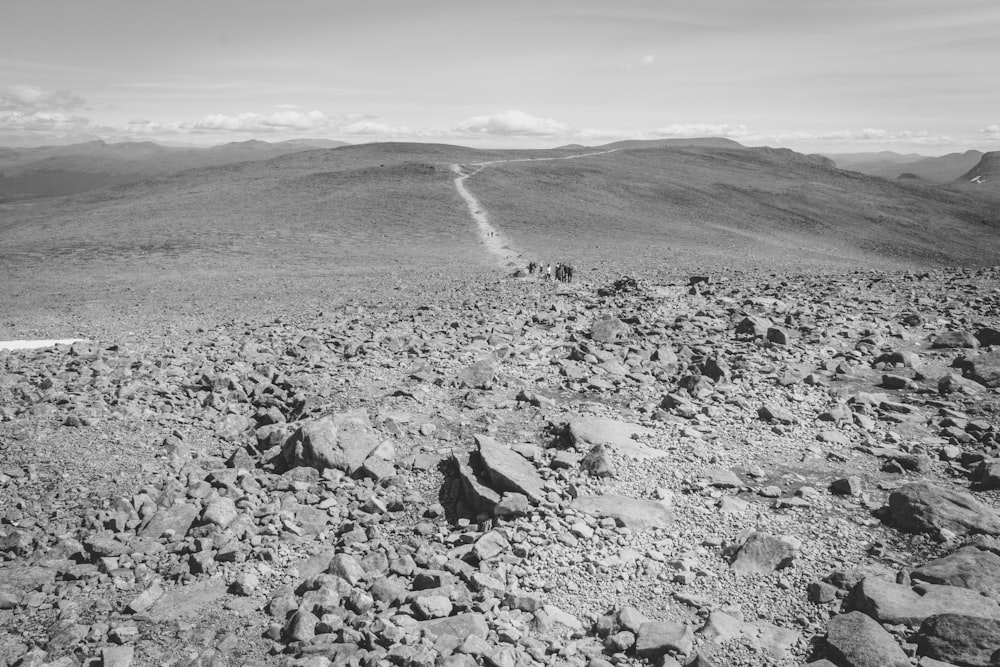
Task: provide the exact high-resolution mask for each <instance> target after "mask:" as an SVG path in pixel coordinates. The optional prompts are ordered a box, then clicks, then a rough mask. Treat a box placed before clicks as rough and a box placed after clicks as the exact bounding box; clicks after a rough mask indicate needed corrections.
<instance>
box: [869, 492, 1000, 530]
mask: <svg viewBox="0 0 1000 667" xmlns="http://www.w3.org/2000/svg"><path fill="white" fill-rule="evenodd" d="M885 520H886V521H887V523H890V524H892V525H894V526H896V527H897V528H899V529H900V530H903V531H905V532H909V533H930V534H932V535H945V536H946V535H948V534H950V535H965V534H968V533H984V534H987V535H998V534H1000V515H998V514H997V512H996V511H995V510H993V509H992V508H991V507H989V506H988V505H985V504H983V503H981V502H979V501H978V500H976V499H975V498H973V497H972V496H970V495H969V494H967V493H962V492H959V491H952V490H950V489H945V488H943V487H940V486H936V485H934V484H930V483H928V482H915V483H912V484H905V485H903V486H902V487H900V488H899V489H897V490H895V491H893V492H892V493H891V494H890V495H889V507H888V511H887V512H886V514H885Z"/></svg>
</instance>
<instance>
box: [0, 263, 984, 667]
mask: <svg viewBox="0 0 1000 667" xmlns="http://www.w3.org/2000/svg"><path fill="white" fill-rule="evenodd" d="M689 283H696V284H693V285H692V284H689ZM466 293H467V294H469V295H470V296H469V297H468V298H466V299H464V300H454V299H449V298H444V297H440V298H439V297H435V296H434V295H431V294H427V295H424V296H423V298H422V299H417V300H414V301H413V302H411V303H409V304H403V305H392V306H380V305H378V304H366V303H363V302H361V301H359V302H358V303H356V304H354V305H348V306H346V307H338V308H337V309H336V310H334V311H331V312H327V313H315V314H311V315H298V316H296V317H294V318H287V319H276V320H274V321H272V322H270V323H268V324H266V325H262V326H258V325H243V324H236V323H229V324H221V325H219V326H215V327H213V328H211V329H208V330H199V331H192V332H190V333H189V334H187V335H186V336H185V337H184V338H177V337H175V338H173V339H172V340H162V341H151V342H148V343H140V342H137V341H135V340H128V341H116V340H113V339H111V338H109V339H107V340H95V341H93V342H90V343H78V344H76V345H74V346H72V347H69V348H54V349H48V350H40V351H18V352H8V353H3V352H0V501H2V502H0V665H32V666H34V665H90V666H95V667H96V666H97V665H105V666H109V667H110V666H115V667H119V666H127V665H270V664H276V665H309V666H311V667H321V666H323V665H366V666H381V665H404V666H405V665H420V666H423V665H428V666H430V665H448V666H450V667H455V666H465V665H490V666H495V667H506V666H508V665H536V664H537V665H579V666H584V665H590V666H592V667H601V666H604V665H608V664H619V665H644V664H652V665H663V666H670V665H678V664H693V665H702V666H705V665H720V666H721V665H798V664H803V663H812V664H816V665H830V664H833V665H839V666H858V667H861V666H867V665H879V666H880V667H887V666H894V665H910V664H919V665H923V666H925V667H931V666H939V665H947V664H953V665H993V664H998V663H997V661H998V660H1000V657H998V654H997V652H998V649H1000V583H998V582H1000V513H998V507H1000V503H998V500H1000V498H998V495H997V491H996V489H998V488H1000V458H998V455H1000V445H998V440H1000V436H998V435H997V427H998V417H997V409H998V405H1000V401H998V394H997V389H996V387H998V386H1000V351H997V350H998V349H1000V348H998V347H994V346H998V345H1000V330H998V329H1000V269H993V270H979V271H974V270H935V271H931V272H929V273H922V274H917V273H892V274H890V273H877V272H855V273H848V274H842V275H835V276H822V277H817V276H810V277H802V276H794V275H772V276H765V277H759V276H753V275H749V274H738V273H732V274H726V273H720V274H718V275H712V276H709V277H708V281H707V282H703V281H696V280H691V281H689V280H687V278H686V277H685V278H684V279H671V280H667V279H660V278H649V279H641V278H640V279H638V280H635V279H631V278H622V279H620V280H617V281H615V282H613V283H609V282H603V283H601V284H590V283H587V282H581V283H573V284H567V285H563V284H558V283H555V284H554V283H547V282H542V281H538V280H536V279H533V278H530V277H510V278H506V279H502V280H492V281H483V282H482V283H481V284H475V285H467V286H466Z"/></svg>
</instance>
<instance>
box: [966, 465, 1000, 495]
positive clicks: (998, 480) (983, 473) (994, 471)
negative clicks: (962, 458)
mask: <svg viewBox="0 0 1000 667" xmlns="http://www.w3.org/2000/svg"><path fill="white" fill-rule="evenodd" d="M972 481H973V482H975V483H976V487H977V488H978V489H980V490H982V491H989V490H993V489H1000V458H997V459H986V460H984V461H981V462H980V463H979V465H977V466H976V469H975V470H973V471H972Z"/></svg>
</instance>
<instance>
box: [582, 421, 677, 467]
mask: <svg viewBox="0 0 1000 667" xmlns="http://www.w3.org/2000/svg"><path fill="white" fill-rule="evenodd" d="M651 433H652V431H650V430H649V429H648V428H646V427H644V426H638V425H636V424H629V423H627V422H621V421H617V420H614V419H607V418H606V417H577V418H576V419H574V420H572V421H571V422H570V423H569V437H570V441H571V442H572V443H573V446H574V447H575V448H576V449H578V450H581V451H586V450H589V449H590V448H591V447H593V446H594V445H604V446H605V447H608V448H610V449H613V450H614V451H616V452H618V453H619V454H621V455H623V456H628V457H631V458H633V459H639V460H642V459H652V458H658V457H661V456H666V455H667V452H665V451H662V450H659V449H655V448H653V447H650V446H649V445H644V444H642V443H641V442H637V441H636V440H635V439H634V437H644V436H648V435H650V434H651Z"/></svg>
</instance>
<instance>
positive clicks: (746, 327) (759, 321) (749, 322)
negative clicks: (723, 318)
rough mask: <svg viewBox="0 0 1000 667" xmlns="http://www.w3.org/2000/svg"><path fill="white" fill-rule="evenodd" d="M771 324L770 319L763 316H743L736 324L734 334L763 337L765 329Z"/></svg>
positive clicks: (765, 332) (765, 333)
mask: <svg viewBox="0 0 1000 667" xmlns="http://www.w3.org/2000/svg"><path fill="white" fill-rule="evenodd" d="M772 324H773V323H772V322H771V320H769V319H767V318H764V317H754V316H748V317H744V318H743V319H742V320H740V322H739V324H737V325H736V335H738V336H756V337H758V338H763V337H764V336H766V335H767V330H768V329H770V328H771V326H772Z"/></svg>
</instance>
